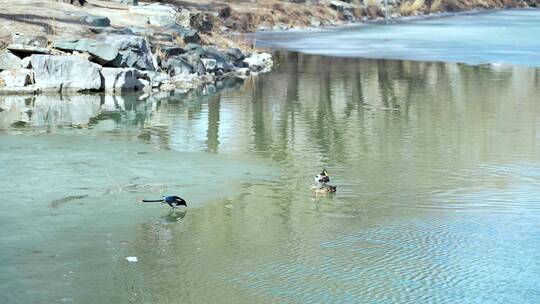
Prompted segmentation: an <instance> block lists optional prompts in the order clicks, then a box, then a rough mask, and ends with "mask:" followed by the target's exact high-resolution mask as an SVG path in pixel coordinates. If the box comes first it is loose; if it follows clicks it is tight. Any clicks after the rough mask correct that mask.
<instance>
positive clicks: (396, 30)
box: [257, 9, 540, 67]
mask: <svg viewBox="0 0 540 304" xmlns="http://www.w3.org/2000/svg"><path fill="white" fill-rule="evenodd" d="M260 38H261V39H257V45H259V46H266V47H268V46H269V47H274V48H280V49H287V50H294V51H300V52H303V53H309V54H321V55H331V56H340V57H363V58H385V59H406V60H422V61H443V62H464V63H468V64H480V63H507V64H516V65H525V66H536V67H540V52H538V50H539V49H540V10H538V9H527V10H501V11H492V12H487V13H480V14H472V15H471V14H468V15H459V16H451V17H441V18H433V19H428V20H415V21H407V22H404V23H392V24H388V25H379V24H371V25H361V26H354V27H349V28H344V29H343V28H342V29H338V30H329V31H313V32H311V33H305V32H302V33H300V34H299V33H297V32H283V33H277V34H276V33H261V34H260Z"/></svg>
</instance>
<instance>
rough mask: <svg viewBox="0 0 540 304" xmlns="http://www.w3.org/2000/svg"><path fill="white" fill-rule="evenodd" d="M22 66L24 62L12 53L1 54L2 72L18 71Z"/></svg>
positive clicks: (0, 68) (0, 67)
mask: <svg viewBox="0 0 540 304" xmlns="http://www.w3.org/2000/svg"><path fill="white" fill-rule="evenodd" d="M21 66H22V60H21V58H19V57H18V56H17V55H15V54H13V53H12V52H10V51H3V52H0V71H2V70H11V69H18V68H20V67H21Z"/></svg>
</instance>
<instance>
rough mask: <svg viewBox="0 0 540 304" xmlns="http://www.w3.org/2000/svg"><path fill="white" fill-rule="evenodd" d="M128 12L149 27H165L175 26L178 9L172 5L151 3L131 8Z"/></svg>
mask: <svg viewBox="0 0 540 304" xmlns="http://www.w3.org/2000/svg"><path fill="white" fill-rule="evenodd" d="M129 12H130V13H131V14H133V15H136V16H138V17H140V18H142V19H143V20H144V22H146V23H148V24H150V25H156V26H167V25H174V24H176V18H177V15H178V13H179V11H178V9H177V8H176V7H174V6H172V5H164V4H160V3H152V4H148V5H141V6H131V7H130V8H129Z"/></svg>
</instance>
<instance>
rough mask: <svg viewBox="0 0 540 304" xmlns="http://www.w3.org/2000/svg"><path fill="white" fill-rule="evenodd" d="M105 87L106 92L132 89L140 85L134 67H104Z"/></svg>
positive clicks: (102, 73) (102, 71)
mask: <svg viewBox="0 0 540 304" xmlns="http://www.w3.org/2000/svg"><path fill="white" fill-rule="evenodd" d="M101 75H102V76H103V88H104V89H105V91H106V92H115V93H118V92H124V91H132V90H135V89H137V87H138V86H140V83H139V80H138V79H137V72H136V71H135V69H133V68H102V69H101Z"/></svg>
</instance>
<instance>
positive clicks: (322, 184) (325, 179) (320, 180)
mask: <svg viewBox="0 0 540 304" xmlns="http://www.w3.org/2000/svg"><path fill="white" fill-rule="evenodd" d="M329 182H330V174H328V171H326V169H323V170H322V172H321V173H319V174H317V175H315V184H314V185H313V186H311V189H313V190H315V192H316V193H334V192H336V186H331V185H328V184H327V183H329Z"/></svg>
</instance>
